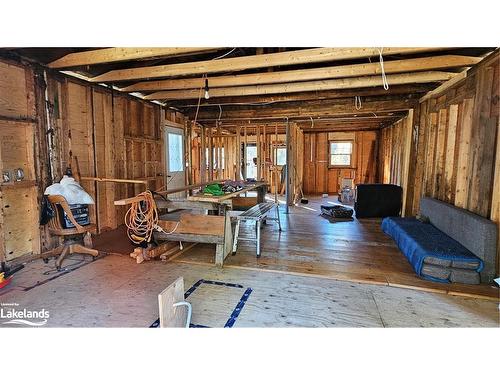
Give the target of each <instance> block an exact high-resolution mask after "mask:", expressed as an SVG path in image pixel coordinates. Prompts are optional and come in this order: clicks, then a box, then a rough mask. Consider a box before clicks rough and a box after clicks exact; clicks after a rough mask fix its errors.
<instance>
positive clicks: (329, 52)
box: [92, 47, 443, 82]
mask: <svg viewBox="0 0 500 375" xmlns="http://www.w3.org/2000/svg"><path fill="white" fill-rule="evenodd" d="M442 49H443V48H438V47H429V48H421V47H410V48H408V47H388V48H384V50H383V53H384V55H395V54H412V53H423V52H431V51H436V50H442ZM378 54H379V51H378V49H377V48H373V47H371V48H313V49H304V50H298V51H290V52H279V53H269V54H263V55H253V56H243V57H233V58H226V59H220V60H208V61H196V62H189V63H181V64H170V65H160V66H150V67H143V68H131V69H120V70H112V71H109V72H107V73H104V74H101V75H99V76H97V77H94V78H93V79H92V81H93V82H116V81H127V80H140V79H147V78H160V77H175V76H186V75H201V74H205V73H220V72H235V71H242V70H245V69H255V68H265V67H273V66H286V65H300V64H309V63H317V62H328V61H338V60H348V59H356V58H368V57H376V56H378Z"/></svg>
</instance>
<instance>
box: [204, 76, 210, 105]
mask: <svg viewBox="0 0 500 375" xmlns="http://www.w3.org/2000/svg"><path fill="white" fill-rule="evenodd" d="M205 99H207V100H208V99H210V94H209V93H208V78H205Z"/></svg>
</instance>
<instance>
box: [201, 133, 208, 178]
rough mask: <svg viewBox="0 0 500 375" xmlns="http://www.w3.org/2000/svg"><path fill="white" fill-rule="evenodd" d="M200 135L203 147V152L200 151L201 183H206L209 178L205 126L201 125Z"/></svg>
mask: <svg viewBox="0 0 500 375" xmlns="http://www.w3.org/2000/svg"><path fill="white" fill-rule="evenodd" d="M200 137H201V142H200V148H201V153H200V180H201V183H204V182H205V181H206V178H207V160H206V154H205V153H206V148H207V145H206V143H205V127H204V126H201V130H200Z"/></svg>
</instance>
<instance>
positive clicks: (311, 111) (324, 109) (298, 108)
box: [188, 96, 418, 122]
mask: <svg viewBox="0 0 500 375" xmlns="http://www.w3.org/2000/svg"><path fill="white" fill-rule="evenodd" d="M417 103H418V100H417V99H415V98H413V97H411V96H388V97H387V98H384V99H380V98H370V99H369V98H367V99H366V100H365V101H363V103H362V107H361V108H360V109H359V110H358V109H356V108H355V105H354V101H353V100H352V99H333V100H321V101H303V102H301V103H279V104H273V105H267V106H245V107H243V108H240V107H238V108H226V109H224V110H223V111H222V113H220V111H219V109H218V108H213V107H211V108H206V107H205V108H202V109H200V111H199V114H198V119H197V121H198V122H207V121H208V122H211V121H215V120H217V119H218V118H220V119H222V120H223V121H224V120H232V121H245V120H251V121H254V120H259V119H261V120H273V119H283V118H286V117H288V118H290V119H292V118H302V119H307V118H309V116H312V117H316V116H321V117H330V116H332V115H335V116H348V115H352V116H353V117H354V115H358V116H361V115H363V114H374V113H375V114H377V115H378V114H379V113H380V114H382V113H384V112H388V113H391V112H392V113H393V112H396V111H406V110H408V109H411V108H413V107H414V106H415V105H416V104H417ZM188 115H190V117H193V110H191V111H189V112H188Z"/></svg>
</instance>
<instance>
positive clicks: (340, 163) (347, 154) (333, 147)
mask: <svg viewBox="0 0 500 375" xmlns="http://www.w3.org/2000/svg"><path fill="white" fill-rule="evenodd" d="M351 161H352V141H331V142H330V167H350V166H351Z"/></svg>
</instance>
